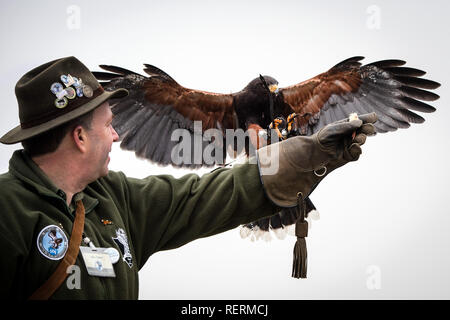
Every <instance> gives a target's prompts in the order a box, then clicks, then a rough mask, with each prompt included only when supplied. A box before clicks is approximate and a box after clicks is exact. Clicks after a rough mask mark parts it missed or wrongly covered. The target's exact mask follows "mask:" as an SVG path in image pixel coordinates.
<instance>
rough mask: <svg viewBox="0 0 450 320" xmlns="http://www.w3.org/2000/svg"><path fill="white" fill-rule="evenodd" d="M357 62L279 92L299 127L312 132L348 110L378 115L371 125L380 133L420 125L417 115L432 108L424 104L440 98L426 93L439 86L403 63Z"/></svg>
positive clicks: (336, 67) (420, 119)
mask: <svg viewBox="0 0 450 320" xmlns="http://www.w3.org/2000/svg"><path fill="white" fill-rule="evenodd" d="M361 59H362V57H353V58H349V59H347V60H344V61H342V62H340V63H338V64H337V65H335V66H334V67H333V68H331V69H330V70H328V71H327V72H324V73H321V74H319V75H317V76H316V77H313V78H311V79H309V80H306V81H303V82H301V83H298V84H296V85H292V86H289V87H286V88H282V89H280V94H281V95H282V97H283V101H284V103H286V104H287V105H289V107H290V108H291V109H292V110H293V111H294V112H296V113H298V114H300V117H298V119H299V120H298V123H297V125H298V126H299V127H301V128H303V127H304V126H308V130H306V132H307V133H308V134H312V133H314V132H317V131H318V130H320V129H321V128H323V127H324V126H325V125H327V124H329V123H331V122H334V121H337V120H341V119H342V118H346V117H348V115H349V114H350V113H352V112H356V113H358V114H361V113H370V112H376V113H377V114H378V117H379V121H378V122H379V124H375V127H376V128H377V129H378V132H388V131H395V130H397V129H398V128H408V127H409V126H410V123H422V122H424V121H425V120H424V118H423V117H421V116H420V115H419V114H417V113H416V112H423V113H430V112H434V111H435V110H436V109H435V108H434V107H433V106H431V105H429V104H427V103H425V102H429V101H435V100H437V99H438V98H439V95H437V94H436V93H434V92H430V91H428V90H434V89H436V88H438V87H439V86H440V84H439V83H438V82H436V81H432V80H428V79H422V78H419V77H421V76H423V75H425V74H426V73H425V71H423V70H420V69H416V68H411V67H406V66H404V65H405V64H406V62H405V61H403V60H398V59H390V60H382V61H376V62H373V63H370V64H366V65H362V64H361V63H360V62H359V61H360V60H361ZM424 101H425V102H424ZM284 116H287V115H284Z"/></svg>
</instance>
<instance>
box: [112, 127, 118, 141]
mask: <svg viewBox="0 0 450 320" xmlns="http://www.w3.org/2000/svg"><path fill="white" fill-rule="evenodd" d="M111 128H112V127H111ZM112 135H113V142H117V141H119V135H118V134H117V131H116V130H115V129H114V128H112Z"/></svg>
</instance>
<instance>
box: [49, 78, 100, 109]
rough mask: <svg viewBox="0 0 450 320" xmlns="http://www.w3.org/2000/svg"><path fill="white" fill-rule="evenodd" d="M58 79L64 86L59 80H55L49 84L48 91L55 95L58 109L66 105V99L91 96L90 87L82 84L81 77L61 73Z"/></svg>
mask: <svg viewBox="0 0 450 320" xmlns="http://www.w3.org/2000/svg"><path fill="white" fill-rule="evenodd" d="M60 80H61V82H62V83H63V84H64V85H65V87H66V88H64V86H63V85H62V84H61V83H59V82H55V83H53V84H52V85H51V86H50V91H51V92H52V93H53V94H54V95H55V96H56V100H55V106H56V107H57V108H59V109H62V108H64V107H66V106H67V103H68V100H67V99H75V97H76V96H78V97H83V96H85V97H87V98H91V97H92V96H93V90H92V88H91V87H90V86H88V85H85V84H83V80H81V78H76V77H73V76H72V75H70V74H67V75H65V74H63V75H61V76H60ZM72 86H73V87H72Z"/></svg>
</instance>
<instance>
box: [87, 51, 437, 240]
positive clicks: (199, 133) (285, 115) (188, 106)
mask: <svg viewBox="0 0 450 320" xmlns="http://www.w3.org/2000/svg"><path fill="white" fill-rule="evenodd" d="M363 58H364V57H360V56H357V57H352V58H349V59H346V60H344V61H342V62H340V63H338V64H336V65H335V66H334V67H332V68H331V69H329V70H328V71H326V72H324V73H321V74H319V75H317V76H315V77H313V78H311V79H309V80H306V81H303V82H300V83H298V84H295V85H291V86H288V87H284V88H278V81H277V80H275V79H274V78H272V77H270V76H260V77H257V78H255V79H254V80H252V81H251V82H249V84H248V85H247V86H246V87H245V88H244V89H242V90H241V91H239V92H236V93H231V94H220V93H212V92H206V91H200V90H195V89H188V88H186V87H183V86H181V85H180V84H178V83H177V82H176V81H175V80H174V79H173V78H172V77H171V76H169V75H168V74H167V73H165V72H164V71H162V70H161V69H159V68H157V67H155V66H152V65H149V64H145V65H144V66H145V68H144V71H145V72H146V73H147V74H148V75H149V76H144V75H141V74H138V73H135V72H133V71H130V70H127V69H124V68H121V67H117V66H110V65H100V67H101V68H102V69H104V70H105V71H107V72H104V71H98V72H93V74H94V75H95V76H96V77H97V79H98V80H100V81H101V84H102V85H103V86H104V88H105V89H106V90H115V89H117V88H126V89H128V90H129V95H128V97H126V98H124V99H122V100H119V101H114V100H112V101H111V104H112V109H111V110H112V112H113V113H114V115H115V117H114V119H113V127H114V128H115V130H116V131H117V133H118V134H119V137H120V140H121V145H120V146H121V148H122V149H125V150H131V151H134V152H135V153H136V155H137V156H138V157H141V158H146V159H149V160H151V161H152V162H155V163H158V164H162V165H170V164H171V165H174V166H176V167H188V168H198V167H201V166H211V165H217V164H218V165H223V164H224V163H225V158H226V155H227V152H226V151H228V154H229V155H231V156H236V155H237V154H240V153H242V152H244V151H246V153H247V155H248V154H249V152H250V148H249V146H251V145H253V146H254V147H255V148H259V147H261V146H262V145H264V144H266V143H270V141H271V137H270V136H269V137H268V138H267V134H266V133H267V132H271V131H270V130H267V129H269V128H273V127H274V126H275V127H276V129H277V130H278V128H277V127H278V125H281V126H282V127H284V129H285V130H284V131H283V134H279V136H280V137H281V138H286V137H289V136H291V135H311V134H314V133H315V132H317V131H319V130H320V129H321V128H323V127H324V126H326V125H327V124H329V123H332V122H334V121H337V120H341V119H344V118H347V117H348V116H349V114H351V113H357V114H365V113H370V112H375V113H376V114H377V116H378V121H377V122H376V123H375V124H374V126H375V128H376V131H377V132H378V133H385V132H390V131H395V130H397V129H398V128H408V127H409V126H410V124H411V123H422V122H424V121H425V120H424V118H423V117H422V116H420V115H419V114H417V113H416V112H421V113H430V112H434V111H435V110H436V109H435V108H434V107H433V106H431V105H429V104H427V103H426V102H429V101H434V100H436V99H438V98H439V96H438V95H437V94H435V93H433V92H430V91H428V90H433V89H436V88H438V87H439V86H440V84H439V83H437V82H435V81H431V80H427V79H424V78H422V76H423V75H425V72H424V71H422V70H419V69H416V68H411V67H406V66H404V65H405V64H406V62H405V61H403V60H397V59H395V60H394V59H390V60H382V61H377V62H373V63H369V64H365V65H363V64H362V63H361V62H360V61H361V60H362V59H363ZM196 121H201V125H200V126H196V125H195V124H196ZM282 127H280V129H283V128H282ZM177 129H186V130H184V132H188V133H189V134H188V136H187V137H186V136H184V137H177V138H176V139H174V136H173V133H174V132H175V131H176V130H177ZM208 129H215V130H216V132H219V136H217V135H216V136H215V137H214V138H213V139H211V138H210V139H207V138H205V137H204V136H203V133H205V132H207V131H208ZM227 129H232V130H239V129H242V130H243V131H244V132H247V133H248V140H247V143H246V144H245V145H240V146H239V144H238V145H236V144H235V143H233V141H231V142H230V141H228V140H230V139H226V132H227ZM266 130H267V131H266ZM286 130H287V131H286ZM278 133H280V131H279V130H278ZM265 134H266V135H265ZM183 139H188V140H189V139H191V142H192V143H191V144H190V146H191V150H190V151H192V152H186V154H187V156H186V154H183V156H180V155H179V154H177V152H175V154H174V150H176V146H177V144H178V143H180V141H182V140H183ZM196 139H197V140H196ZM231 140H232V139H231ZM195 141H197V148H199V150H200V153H201V152H202V151H204V150H205V149H206V148H208V145H209V144H210V143H213V144H215V145H216V147H218V148H219V149H220V150H222V152H221V153H220V154H219V156H218V157H217V155H215V157H214V159H215V160H214V161H213V162H211V161H205V159H203V157H202V156H200V157H198V156H196V152H195V151H196V150H194V149H195V148H196V147H195V145H196V144H195ZM198 141H200V146H199V145H198ZM215 150H218V149H217V148H216V149H215ZM230 150H231V151H232V152H231V153H230V152H229V151H230ZM184 151H186V150H184ZM197 151H198V150H197ZM314 209H315V207H314V205H313V203H312V202H311V200H310V199H309V198H307V199H306V210H307V212H311V211H313V210H314ZM297 218H298V213H297V211H296V208H283V209H281V210H280V212H279V213H278V214H276V215H274V216H271V217H268V218H264V219H260V220H258V221H255V222H252V223H249V224H247V225H245V226H243V228H242V229H241V236H243V237H246V236H248V235H250V234H253V235H252V238H253V239H254V238H256V239H258V238H260V237H262V238H264V239H269V238H270V237H271V236H270V233H269V232H268V231H269V230H273V231H274V232H275V235H276V236H277V237H278V238H284V237H285V232H283V231H285V230H287V228H288V227H289V226H293V225H294V224H295V222H296V220H297ZM280 231H281V232H280Z"/></svg>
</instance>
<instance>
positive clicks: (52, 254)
mask: <svg viewBox="0 0 450 320" xmlns="http://www.w3.org/2000/svg"><path fill="white" fill-rule="evenodd" d="M68 242H69V241H68V240H67V236H66V234H65V233H64V231H62V229H61V228H60V227H58V226H55V225H49V226H47V227H45V228H44V229H42V230H41V232H39V235H38V237H37V247H38V249H39V252H40V253H41V254H42V255H43V256H44V257H46V258H48V259H50V260H60V259H61V258H63V257H64V255H65V254H66V252H67V247H68Z"/></svg>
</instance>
